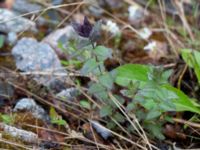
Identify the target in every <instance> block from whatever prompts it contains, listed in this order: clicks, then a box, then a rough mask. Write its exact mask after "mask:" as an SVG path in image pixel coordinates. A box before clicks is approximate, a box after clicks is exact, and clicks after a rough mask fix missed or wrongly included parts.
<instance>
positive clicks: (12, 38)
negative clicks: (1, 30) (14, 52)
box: [6, 32, 17, 45]
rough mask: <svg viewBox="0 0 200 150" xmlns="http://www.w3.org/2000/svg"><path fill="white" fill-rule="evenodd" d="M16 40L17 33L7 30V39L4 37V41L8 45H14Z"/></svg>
mask: <svg viewBox="0 0 200 150" xmlns="http://www.w3.org/2000/svg"><path fill="white" fill-rule="evenodd" d="M16 41H17V34H16V33H15V32H9V33H8V36H7V39H6V42H7V43H8V44H9V45H14V44H15V42H16Z"/></svg>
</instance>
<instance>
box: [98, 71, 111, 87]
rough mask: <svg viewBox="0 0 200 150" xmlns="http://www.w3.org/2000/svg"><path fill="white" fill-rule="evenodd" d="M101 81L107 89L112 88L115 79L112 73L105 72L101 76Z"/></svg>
mask: <svg viewBox="0 0 200 150" xmlns="http://www.w3.org/2000/svg"><path fill="white" fill-rule="evenodd" d="M99 82H100V84H102V85H103V86H105V87H106V88H107V89H112V87H113V82H114V80H113V77H112V75H111V74H110V73H105V74H104V75H101V76H100V77H99Z"/></svg>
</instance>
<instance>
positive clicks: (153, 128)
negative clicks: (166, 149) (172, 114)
mask: <svg viewBox="0 0 200 150" xmlns="http://www.w3.org/2000/svg"><path fill="white" fill-rule="evenodd" d="M145 126H146V128H147V129H148V130H149V132H150V133H152V135H153V136H154V137H156V138H158V139H160V140H164V139H165V136H164V135H163V133H162V126H161V125H160V124H153V123H151V122H147V123H146V125H145Z"/></svg>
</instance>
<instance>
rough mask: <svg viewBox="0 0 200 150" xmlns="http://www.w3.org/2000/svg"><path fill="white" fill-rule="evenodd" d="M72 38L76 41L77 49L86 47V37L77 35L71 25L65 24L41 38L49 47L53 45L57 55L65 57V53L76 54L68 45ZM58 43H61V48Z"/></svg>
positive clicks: (87, 41) (87, 42)
mask: <svg viewBox="0 0 200 150" xmlns="http://www.w3.org/2000/svg"><path fill="white" fill-rule="evenodd" d="M72 40H75V41H76V48H77V49H79V50H80V49H82V48H83V47H86V46H87V45H88V44H89V43H90V41H89V40H88V38H83V37H80V36H78V35H77V33H76V32H75V31H74V29H73V27H72V26H71V25H67V26H66V27H64V28H62V29H58V30H56V31H54V32H53V33H51V34H49V35H48V36H47V37H45V38H44V39H43V42H45V43H48V44H49V45H50V46H51V47H53V49H54V50H55V52H56V53H57V55H58V56H59V57H61V58H67V55H70V56H73V55H76V54H75V53H78V52H77V51H76V52H74V51H73V50H71V49H72V48H71V47H70V46H69V43H70V41H72ZM60 44H61V45H62V48H60V47H59V45H60ZM63 49H64V50H63ZM65 50H66V51H65ZM81 57H82V56H81ZM81 57H80V58H79V60H80V59H81Z"/></svg>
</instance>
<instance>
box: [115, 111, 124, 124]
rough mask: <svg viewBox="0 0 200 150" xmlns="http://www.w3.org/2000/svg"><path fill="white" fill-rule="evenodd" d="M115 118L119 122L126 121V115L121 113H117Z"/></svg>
mask: <svg viewBox="0 0 200 150" xmlns="http://www.w3.org/2000/svg"><path fill="white" fill-rule="evenodd" d="M113 118H114V119H115V120H116V121H117V122H120V123H123V122H125V117H124V116H123V115H122V114H120V113H118V112H117V113H115V115H114V116H113Z"/></svg>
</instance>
